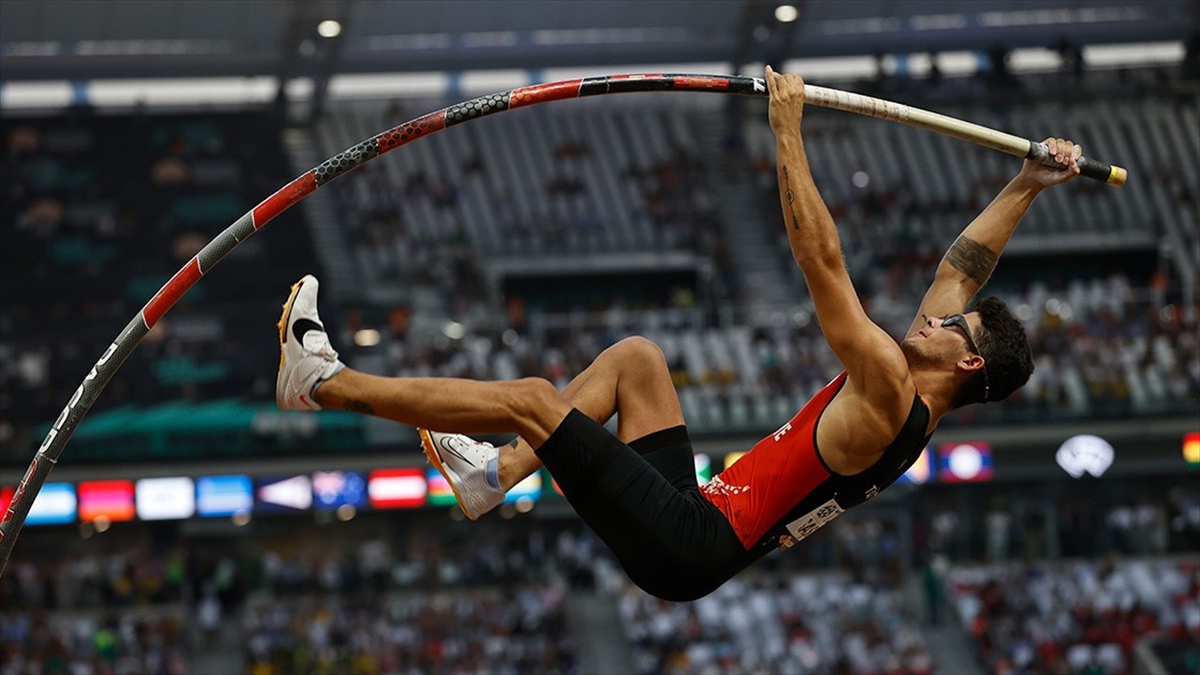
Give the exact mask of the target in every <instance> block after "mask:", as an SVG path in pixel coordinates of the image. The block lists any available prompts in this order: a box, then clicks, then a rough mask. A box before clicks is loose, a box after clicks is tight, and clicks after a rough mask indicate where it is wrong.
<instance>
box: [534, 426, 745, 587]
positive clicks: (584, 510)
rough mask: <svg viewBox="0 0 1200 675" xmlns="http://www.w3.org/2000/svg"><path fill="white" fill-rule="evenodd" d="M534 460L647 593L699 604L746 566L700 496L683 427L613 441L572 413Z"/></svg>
mask: <svg viewBox="0 0 1200 675" xmlns="http://www.w3.org/2000/svg"><path fill="white" fill-rule="evenodd" d="M537 456H538V458H539V459H541V460H542V463H543V464H544V465H545V466H546V468H547V469H548V470H549V471H550V475H552V476H553V477H554V480H555V481H556V482H557V483H558V486H559V487H560V488H562V491H563V494H564V495H566V498H567V501H569V502H570V503H571V506H573V507H574V508H575V511H576V512H577V513H578V514H579V516H580V517H581V518H582V519H583V521H584V522H585V523H586V524H587V525H588V526H589V527H590V528H591V529H592V530H593V531H594V532H595V533H596V535H597V536H599V537H600V539H601V540H602V541H604V543H605V544H606V545H607V546H608V548H609V549H611V550H612V552H613V553H614V554H615V555H616V556H617V559H618V560H620V562H621V565H622V567H624V568H625V573H626V574H628V575H629V578H630V579H631V580H632V581H633V582H634V583H635V584H637V585H638V586H639V587H641V588H642V589H643V590H644V591H646V592H647V593H650V594H651V595H654V596H657V597H659V598H662V599H664V600H671V601H676V602H682V601H687V600H695V599H697V598H701V597H704V596H705V595H708V594H709V593H711V592H712V591H714V590H716V589H717V587H718V586H720V585H721V584H723V583H725V582H726V581H727V580H729V578H730V577H732V576H733V575H734V574H736V573H737V572H738V571H740V570H741V569H742V568H744V567H745V566H746V565H747V564H748V561H747V556H746V551H745V549H744V548H743V546H742V543H741V541H740V540H739V539H738V536H737V533H736V532H734V530H733V526H732V525H730V524H729V520H728V519H726V518H725V515H724V514H723V513H721V511H720V510H719V509H718V508H717V507H716V506H715V505H713V503H712V502H710V501H708V500H707V499H705V498H704V496H703V495H701V494H700V489H699V487H698V486H697V485H696V469H695V464H694V462H695V460H694V458H693V451H692V444H691V442H690V441H689V440H688V434H687V428H686V427H683V426H678V427H672V428H670V429H663V430H662V431H657V432H655V433H652V434H650V435H648V436H645V437H642V438H639V439H637V440H635V441H632V442H631V443H630V444H629V445H625V444H624V443H622V442H620V441H619V440H617V438H616V436H614V435H613V434H612V433H610V432H609V431H608V430H607V429H605V428H604V427H603V426H601V425H599V424H597V423H596V422H595V421H594V420H592V419H591V418H590V417H588V416H587V415H584V414H583V413H581V412H579V411H578V410H572V411H571V413H570V414H569V415H567V417H566V419H564V420H563V422H562V424H560V425H559V427H558V429H556V430H555V431H554V433H553V434H551V436H550V438H549V439H547V440H546V442H545V443H543V444H542V447H540V448H538V450H537Z"/></svg>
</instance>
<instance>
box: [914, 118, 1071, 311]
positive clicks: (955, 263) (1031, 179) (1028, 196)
mask: <svg viewBox="0 0 1200 675" xmlns="http://www.w3.org/2000/svg"><path fill="white" fill-rule="evenodd" d="M1046 145H1047V146H1049V148H1050V154H1051V156H1053V157H1054V158H1055V159H1056V160H1057V161H1058V162H1059V163H1061V164H1063V165H1065V166H1066V167H1067V168H1066V169H1057V168H1054V167H1049V166H1045V165H1043V164H1038V163H1036V162H1033V161H1030V160H1025V164H1024V165H1023V166H1022V167H1021V172H1020V173H1019V174H1017V176H1016V177H1015V178H1013V179H1012V181H1010V182H1009V184H1008V185H1006V186H1005V187H1004V189H1003V190H1001V191H1000V194H998V195H996V198H995V199H993V200H992V203H991V204H988V207H987V208H986V209H984V210H983V212H982V213H980V214H979V215H978V216H976V218H975V220H973V221H971V224H970V225H968V226H967V228H966V229H965V230H963V231H962V234H960V235H959V236H958V238H957V239H955V240H954V243H953V244H951V246H950V249H949V250H947V251H946V255H945V256H944V257H943V258H942V262H941V263H940V264H939V265H938V268H937V273H936V275H935V276H934V281H933V285H932V286H930V287H929V290H928V291H927V292H926V294H925V299H924V300H922V302H921V308H920V309H919V310H918V311H917V316H916V317H915V318H914V319H913V323H912V325H911V326H910V327H909V329H908V333H907V335H912V333H913V332H915V331H917V330H920V329H921V326H922V325H923V324H924V318H923V317H925V316H930V317H941V316H946V315H948V314H955V313H957V312H961V311H963V310H964V309H965V308H966V306H967V303H969V302H971V299H972V298H974V297H975V294H976V293H978V292H979V289H980V288H983V285H984V284H985V283H987V280H988V278H989V277H991V275H992V270H994V269H996V263H997V262H998V261H999V260H1000V254H1001V253H1003V252H1004V248H1005V247H1006V246H1007V245H1008V240H1009V239H1010V238H1011V237H1012V234H1013V232H1014V231H1015V230H1016V229H1017V223H1019V222H1021V219H1022V218H1024V217H1025V212H1026V211H1028V210H1029V206H1030V205H1031V204H1033V200H1034V199H1036V198H1037V196H1038V195H1039V194H1041V192H1042V190H1044V189H1046V188H1047V187H1050V186H1052V185H1058V184H1061V183H1065V182H1067V181H1068V180H1071V179H1072V178H1074V177H1075V176H1077V175H1079V166H1078V165H1077V164H1076V161H1077V160H1078V159H1079V157H1080V156H1082V154H1083V149H1082V147H1081V146H1078V145H1075V144H1074V143H1072V142H1071V141H1065V140H1063V139H1055V138H1050V139H1047V140H1046Z"/></svg>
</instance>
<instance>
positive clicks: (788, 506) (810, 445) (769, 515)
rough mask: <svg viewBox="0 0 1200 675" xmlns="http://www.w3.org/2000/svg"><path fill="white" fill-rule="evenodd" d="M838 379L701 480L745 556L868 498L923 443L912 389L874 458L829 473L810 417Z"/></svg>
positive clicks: (815, 417)
mask: <svg viewBox="0 0 1200 675" xmlns="http://www.w3.org/2000/svg"><path fill="white" fill-rule="evenodd" d="M845 383H846V373H845V372H843V373H841V374H840V375H838V376H837V377H835V378H834V379H833V381H832V382H830V383H829V384H828V385H826V386H825V387H824V388H823V389H821V391H819V392H817V394H816V395H815V396H813V397H812V399H811V400H809V402H808V403H807V404H806V405H805V406H804V408H803V409H801V410H800V412H798V413H796V416H795V417H793V418H792V419H791V421H790V422H788V423H787V424H785V425H783V426H782V427H780V428H779V430H778V431H776V432H775V433H774V434H772V435H770V436H767V437H766V438H764V439H762V440H761V441H759V442H758V443H757V444H755V446H754V447H753V448H752V449H751V450H750V452H748V453H746V454H745V455H743V456H742V457H741V458H740V459H738V460H737V462H735V463H734V464H733V466H731V467H729V468H728V469H726V470H724V471H722V472H721V473H719V474H717V476H715V477H714V478H713V479H712V480H711V481H709V482H708V483H706V484H705V485H703V486H701V488H700V490H701V493H702V494H703V495H704V496H705V497H706V498H707V499H708V500H709V501H710V502H712V503H713V505H715V506H716V507H717V508H718V509H720V510H721V512H722V513H723V514H725V517H726V518H728V519H729V522H730V524H731V525H733V529H734V531H736V532H737V535H738V538H739V539H740V540H741V542H742V545H743V546H744V547H745V548H746V551H747V553H749V554H751V557H752V558H753V559H758V558H760V557H762V556H763V555H766V554H767V553H769V552H770V551H772V550H774V549H776V548H788V547H790V546H792V545H793V544H795V543H796V542H798V541H800V540H802V539H804V538H805V537H807V536H809V535H810V534H812V533H813V532H815V531H816V530H818V529H819V528H820V527H822V526H823V525H825V524H826V523H828V522H829V521H830V520H833V519H834V518H836V517H837V516H838V515H840V514H841V513H843V512H844V511H845V510H846V509H848V508H850V507H852V506H857V505H859V504H861V503H863V502H865V501H867V500H868V499H870V498H872V497H874V496H875V495H876V494H878V493H879V492H880V491H881V490H883V489H884V488H885V487H887V486H889V485H891V484H892V483H894V482H895V481H896V479H897V478H899V477H900V476H901V475H902V474H903V473H904V472H905V471H907V470H908V468H909V467H910V466H912V465H913V463H914V462H916V460H917V458H918V457H920V455H921V451H922V450H924V449H925V446H926V445H927V444H928V443H929V437H930V435H929V434H926V433H925V429H926V428H927V427H928V426H929V408H928V407H927V406H926V405H925V402H924V401H923V400H921V394H920V392H917V393H916V394H915V395H914V396H913V402H912V409H911V411H910V412H909V414H908V419H907V420H906V421H905V422H904V426H903V427H901V429H900V432H899V433H898V434H897V435H896V438H895V440H893V441H892V442H891V444H890V445H888V447H887V449H886V450H884V452H883V455H881V456H880V457H879V459H878V460H877V461H876V462H875V463H874V464H872V465H871V466H870V467H868V468H867V469H865V470H863V471H861V472H859V473H856V474H854V475H852V476H846V475H842V474H837V473H834V472H833V471H832V470H830V468H829V467H828V466H827V465H826V464H825V461H824V460H823V459H822V458H821V454H820V452H818V451H817V422H818V421H819V420H820V419H821V415H822V413H824V412H825V409H826V408H827V407H829V402H830V401H832V400H833V397H834V396H836V395H837V393H838V392H839V391H841V389H842V386H843V385H845Z"/></svg>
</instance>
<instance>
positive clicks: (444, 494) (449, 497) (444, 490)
mask: <svg viewBox="0 0 1200 675" xmlns="http://www.w3.org/2000/svg"><path fill="white" fill-rule="evenodd" d="M425 482H426V484H427V490H428V496H429V505H430V506H454V505H455V504H457V503H458V499H457V498H456V497H455V496H454V490H453V489H451V488H450V482H449V481H447V480H446V477H445V476H443V475H442V473H441V472H440V471H438V470H437V469H434V468H430V469H427V470H426V471H425Z"/></svg>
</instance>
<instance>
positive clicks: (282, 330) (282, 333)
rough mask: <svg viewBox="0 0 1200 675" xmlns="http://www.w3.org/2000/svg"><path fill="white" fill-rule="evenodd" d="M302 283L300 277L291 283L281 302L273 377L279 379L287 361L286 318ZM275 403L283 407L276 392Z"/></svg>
mask: <svg viewBox="0 0 1200 675" xmlns="http://www.w3.org/2000/svg"><path fill="white" fill-rule="evenodd" d="M303 285H304V280H303V279H301V280H300V281H297V282H296V283H294V284H292V292H291V293H290V294H289V295H288V299H287V302H285V303H283V313H282V314H280V315H279V323H278V324H277V327H278V328H279V370H278V371H276V374H275V379H276V380H278V379H279V374H280V373H282V372H283V366H284V365H285V364H286V363H287V352H286V351H285V350H284V347H283V344H284V343H285V342H287V326H288V319H290V318H291V316H292V305H293V304H295V302H296V296H297V295H299V294H300V287H301V286H303ZM275 404H276V405H278V406H279V407H280V408H283V407H284V405H283V401H280V400H279V396H278V394H276V396H275Z"/></svg>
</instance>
